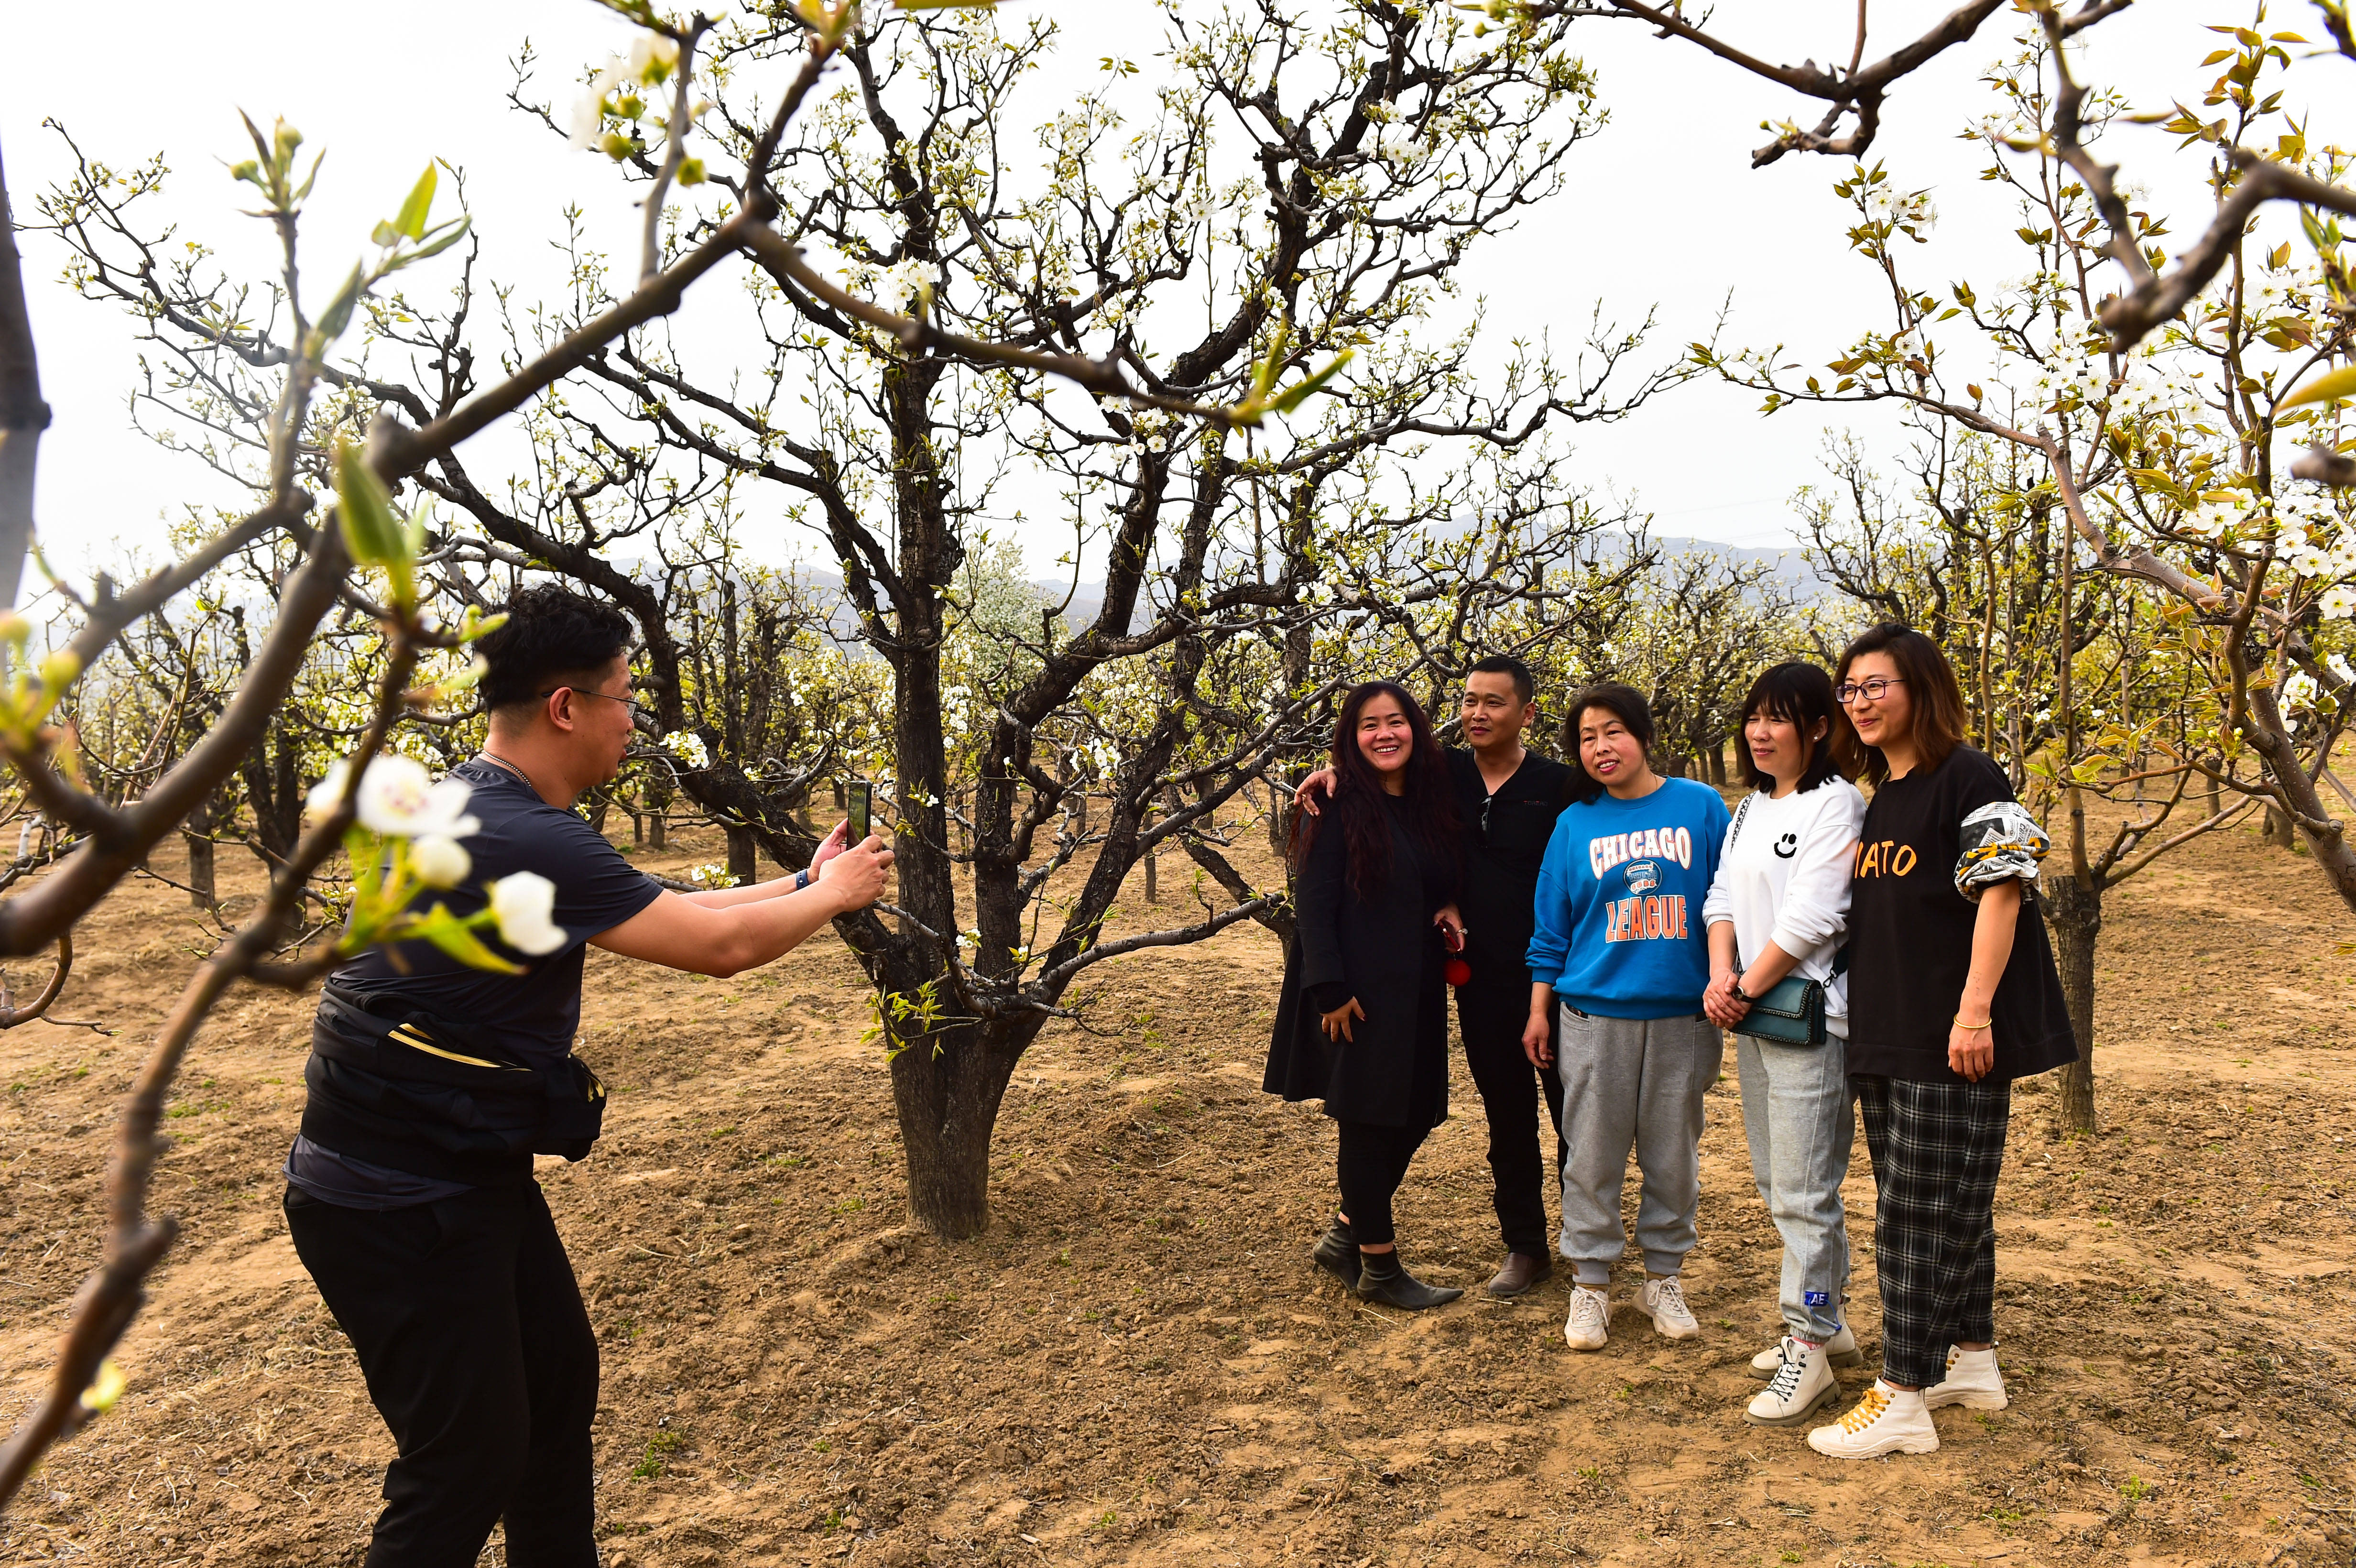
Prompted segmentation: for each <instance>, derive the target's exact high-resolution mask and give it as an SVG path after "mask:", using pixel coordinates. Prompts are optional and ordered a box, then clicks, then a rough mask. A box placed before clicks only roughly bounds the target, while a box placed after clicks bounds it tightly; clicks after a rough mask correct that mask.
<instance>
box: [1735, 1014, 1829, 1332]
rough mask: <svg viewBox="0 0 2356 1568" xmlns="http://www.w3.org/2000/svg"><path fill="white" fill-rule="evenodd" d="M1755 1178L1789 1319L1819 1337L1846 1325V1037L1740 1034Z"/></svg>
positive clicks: (1738, 1056) (1738, 1053)
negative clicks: (1777, 1254) (1777, 1250)
mask: <svg viewBox="0 0 2356 1568" xmlns="http://www.w3.org/2000/svg"><path fill="white" fill-rule="evenodd" d="M1734 1040H1735V1061H1736V1062H1737V1064H1738V1071H1739V1072H1740V1075H1741V1082H1742V1131H1743V1135H1744V1136H1745V1137H1746V1138H1748V1139H1749V1141H1750V1144H1751V1179H1752V1180H1753V1181H1755V1182H1757V1183H1758V1184H1759V1200H1760V1201H1761V1202H1762V1203H1764V1204H1766V1205H1767V1212H1768V1214H1769V1215H1770V1216H1772V1218H1773V1219H1774V1221H1775V1229H1776V1230H1777V1231H1778V1232H1781V1233H1782V1235H1783V1292H1782V1298H1781V1302H1780V1305H1781V1306H1782V1307H1783V1322H1784V1324H1785V1325H1786V1326H1787V1327H1788V1328H1789V1329H1790V1330H1791V1332H1792V1333H1793V1334H1794V1335H1795V1336H1797V1337H1798V1338H1800V1339H1814V1340H1816V1341H1818V1342H1819V1343H1821V1342H1822V1341H1824V1340H1826V1339H1831V1338H1832V1337H1833V1336H1834V1335H1835V1334H1837V1333H1839V1332H1840V1327H1841V1321H1842V1318H1841V1295H1842V1292H1843V1291H1844V1289H1845V1288H1846V1287H1847V1284H1848V1223H1847V1218H1846V1216H1845V1215H1844V1213H1843V1212H1842V1210H1841V1191H1840V1189H1841V1179H1843V1178H1844V1177H1846V1176H1847V1175H1848V1156H1849V1147H1850V1145H1851V1144H1852V1143H1853V1142H1854V1141H1855V1139H1856V1136H1857V1116H1856V1113H1855V1112H1853V1111H1852V1110H1851V1109H1850V1108H1849V1107H1850V1103H1851V1101H1852V1100H1853V1099H1854V1098H1855V1096H1854V1095H1853V1094H1852V1093H1851V1092H1850V1089H1849V1084H1848V1051H1847V1042H1845V1041H1844V1040H1842V1039H1841V1038H1840V1036H1838V1035H1834V1036H1832V1037H1831V1038H1830V1039H1828V1040H1826V1041H1825V1043H1824V1044H1823V1045H1821V1046H1808V1045H1778V1044H1776V1043H1774V1042H1773V1041H1772V1040H1753V1039H1752V1038H1751V1036H1749V1035H1747V1034H1742V1035H1737V1036H1735V1037H1734Z"/></svg>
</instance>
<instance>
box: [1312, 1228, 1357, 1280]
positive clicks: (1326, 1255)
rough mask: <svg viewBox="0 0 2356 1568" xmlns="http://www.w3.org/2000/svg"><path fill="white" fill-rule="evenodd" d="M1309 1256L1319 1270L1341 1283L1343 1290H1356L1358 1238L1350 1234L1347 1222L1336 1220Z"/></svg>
mask: <svg viewBox="0 0 2356 1568" xmlns="http://www.w3.org/2000/svg"><path fill="white" fill-rule="evenodd" d="M1309 1256H1310V1257H1311V1259H1312V1261H1314V1262H1315V1263H1316V1264H1317V1266H1318V1267H1319V1268H1322V1269H1325V1270H1327V1271H1329V1272H1330V1273H1331V1274H1332V1275H1333V1277H1334V1278H1336V1279H1338V1280H1340V1281H1341V1282H1342V1288H1343V1289H1344V1290H1355V1289H1357V1288H1358V1238H1357V1237H1356V1236H1355V1235H1353V1234H1352V1233H1351V1232H1350V1222H1349V1221H1347V1220H1343V1219H1338V1218H1337V1219H1336V1220H1335V1221H1333V1224H1331V1225H1329V1226H1327V1227H1326V1229H1325V1233H1324V1234H1323V1236H1320V1237H1319V1238H1318V1239H1317V1244H1316V1245H1315V1246H1314V1247H1312V1248H1311V1249H1310V1250H1309Z"/></svg>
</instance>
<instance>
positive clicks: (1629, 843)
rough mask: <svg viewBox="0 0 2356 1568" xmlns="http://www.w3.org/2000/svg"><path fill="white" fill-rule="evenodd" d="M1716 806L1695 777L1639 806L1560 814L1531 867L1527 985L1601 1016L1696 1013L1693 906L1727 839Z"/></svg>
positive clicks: (1705, 948)
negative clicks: (1532, 925) (1534, 888)
mask: <svg viewBox="0 0 2356 1568" xmlns="http://www.w3.org/2000/svg"><path fill="white" fill-rule="evenodd" d="M1727 820H1728V818H1727V811H1726V802H1724V801H1723V800H1721V799H1719V795H1718V792H1717V791H1716V790H1714V789H1712V788H1710V787H1709V785H1708V784H1701V783H1698V782H1697V781H1695V780H1693V779H1664V780H1663V781H1662V782H1661V787H1660V788H1658V789H1656V790H1655V791H1654V792H1653V793H1652V794H1650V795H1646V796H1644V798H1643V799H1641V800H1620V799H1617V798H1615V797H1614V796H1612V795H1609V794H1606V795H1599V796H1597V797H1596V798H1595V799H1593V800H1591V801H1588V802H1586V803H1584V804H1582V805H1569V806H1566V807H1564V808H1563V813H1562V816H1560V817H1558V818H1557V819H1556V822H1555V825H1554V837H1552V838H1551V839H1549V840H1547V852H1546V860H1545V863H1544V864H1543V865H1542V866H1541V867H1540V868H1539V870H1538V893H1537V908H1536V910H1535V911H1534V913H1535V914H1536V915H1537V930H1536V932H1535V933H1534V934H1533V935H1532V936H1531V937H1530V955H1529V958H1530V978H1531V979H1532V980H1534V981H1537V982H1539V983H1541V984H1544V985H1548V986H1551V987H1554V994H1555V997H1556V999H1558V1000H1559V1001H1562V1002H1567V1003H1569V1005H1570V1006H1572V1007H1574V1008H1578V1009H1579V1010H1580V1012H1583V1013H1592V1014H1595V1015H1596V1016H1597V1017H1599V1018H1607V1019H1668V1018H1676V1017H1677V1016H1679V1015H1680V1014H1685V1013H1697V1012H1699V1011H1700V1010H1701V994H1702V992H1703V991H1704V990H1705V989H1707V988H1708V986H1709V936H1708V930H1707V929H1706V928H1705V927H1704V926H1703V924H1702V918H1701V906H1702V900H1703V899H1704V898H1706V897H1708V893H1709V884H1710V880H1711V879H1712V878H1713V877H1715V876H1716V875H1717V874H1718V857H1719V851H1720V849H1722V848H1724V846H1725V843H1726V825H1727Z"/></svg>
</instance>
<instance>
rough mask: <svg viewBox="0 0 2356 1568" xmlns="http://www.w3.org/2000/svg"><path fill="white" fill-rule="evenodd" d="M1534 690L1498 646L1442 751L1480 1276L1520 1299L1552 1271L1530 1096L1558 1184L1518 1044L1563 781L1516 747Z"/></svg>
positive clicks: (1303, 792)
mask: <svg viewBox="0 0 2356 1568" xmlns="http://www.w3.org/2000/svg"><path fill="white" fill-rule="evenodd" d="M1458 718H1459V720H1460V727H1461V728H1462V731H1463V735H1464V740H1465V741H1466V747H1464V748H1460V747H1451V748H1449V751H1448V769H1449V773H1450V775H1451V777H1452V778H1453V779H1454V780H1455V781H1456V809H1457V816H1458V817H1459V819H1460V820H1461V821H1462V823H1463V825H1464V883H1463V894H1462V897H1461V898H1460V899H1459V900H1458V901H1457V907H1458V908H1459V909H1460V910H1461V911H1462V914H1463V916H1464V935H1465V943H1464V959H1465V963H1466V964H1467V965H1468V966H1470V968H1471V969H1472V978H1471V979H1470V980H1468V981H1466V982H1465V983H1464V984H1463V985H1462V986H1461V987H1457V991H1456V1021H1457V1025H1458V1029H1459V1030H1460V1032H1461V1033H1462V1035H1463V1037H1464V1061H1465V1065H1466V1066H1467V1067H1468V1068H1470V1069H1471V1070H1472V1083H1473V1084H1474V1086H1475V1087H1476V1088H1478V1089H1479V1090H1480V1092H1481V1106H1482V1109H1483V1111H1484V1112H1485V1113H1486V1115H1487V1116H1488V1121H1489V1171H1490V1175H1491V1177H1492V1179H1494V1183H1495V1194H1494V1200H1495V1204H1496V1210H1497V1226H1498V1229H1499V1231H1500V1232H1502V1233H1503V1236H1504V1240H1505V1264H1503V1266H1501V1267H1500V1268H1499V1269H1498V1270H1497V1273H1496V1276H1495V1277H1494V1278H1493V1279H1492V1280H1490V1281H1489V1294H1490V1295H1492V1296H1519V1295H1521V1294H1522V1293H1523V1292H1524V1291H1526V1290H1528V1289H1529V1288H1530V1287H1531V1286H1533V1285H1537V1283H1538V1282H1539V1281H1540V1280H1543V1279H1545V1278H1546V1277H1547V1275H1549V1274H1551V1273H1553V1272H1554V1251H1555V1249H1554V1246H1553V1243H1552V1242H1551V1240H1550V1239H1549V1236H1548V1233H1547V1217H1546V1190H1547V1173H1546V1166H1545V1161H1544V1159H1543V1158H1542V1157H1541V1156H1540V1154H1539V1152H1538V1128H1537V1108H1538V1098H1539V1095H1540V1093H1541V1092H1543V1093H1544V1095H1545V1098H1546V1104H1547V1114H1548V1115H1549V1116H1551V1117H1552V1119H1553V1121H1554V1129H1555V1149H1556V1157H1555V1169H1556V1171H1557V1173H1558V1175H1557V1179H1558V1180H1559V1172H1560V1170H1561V1167H1562V1157H1561V1150H1562V1088H1561V1083H1560V1081H1559V1080H1558V1078H1557V1077H1556V1076H1555V1070H1554V1069H1553V1068H1552V1067H1533V1065H1532V1064H1531V1062H1530V1060H1529V1058H1528V1057H1527V1056H1526V1054H1524V1052H1523V1050H1522V1027H1523V1025H1524V1024H1525V1023H1526V1022H1527V1020H1528V1019H1529V1011H1530V971H1529V965H1528V964H1527V963H1526V955H1527V953H1528V951H1529V944H1530V932H1531V928H1532V926H1533V925H1534V924H1535V923H1536V917H1535V916H1534V914H1533V912H1532V905H1533V903H1534V902H1535V901H1536V899H1537V885H1538V867H1539V864H1540V862H1542V861H1543V860H1544V859H1546V848H1547V840H1548V839H1549V838H1551V837H1553V836H1554V825H1555V818H1556V817H1558V816H1560V815H1561V814H1562V808H1563V806H1564V805H1566V804H1567V803H1568V802H1569V798H1570V785H1571V771H1570V769H1569V768H1568V767H1566V766H1565V765H1563V764H1562V763H1558V762H1554V761H1552V760H1550V759H1548V758H1546V757H1541V756H1539V755H1537V753H1536V752H1531V751H1530V750H1529V749H1528V748H1527V747H1526V746H1524V745H1523V743H1522V738H1523V736H1524V735H1525V734H1526V733H1527V732H1528V731H1529V727H1530V725H1531V723H1532V722H1533V721H1535V720H1536V719H1537V683H1536V681H1535V680H1534V679H1533V678H1532V677H1531V675H1530V670H1529V667H1528V666H1527V665H1525V664H1524V663H1522V661H1521V660H1519V659H1517V658H1514V657H1511V656H1507V655H1504V654H1498V655H1494V656H1490V657H1488V658H1484V659H1483V660H1481V661H1480V662H1479V663H1478V664H1475V665H1474V666H1473V667H1472V670H1471V672H1470V673H1468V674H1467V675H1466V676H1465V677H1464V703H1463V707H1462V709H1461V710H1460V711H1459V714H1458ZM1467 748H1469V749H1467ZM1332 788H1333V772H1332V770H1331V769H1320V770H1319V771H1318V772H1316V773H1312V774H1311V775H1310V776H1309V777H1308V778H1307V779H1305V780H1303V781H1302V782H1301V788H1300V790H1299V791H1298V792H1297V793H1296V795H1294V800H1295V802H1296V803H1297V804H1298V805H1300V806H1301V809H1303V810H1304V811H1307V812H1309V813H1311V814H1312V815H1315V813H1316V810H1317V806H1316V801H1315V797H1316V796H1317V795H1320V794H1323V793H1324V792H1325V791H1328V790H1330V789H1332ZM1548 1060H1549V1061H1551V1060H1552V1058H1551V1055H1549V1058H1548Z"/></svg>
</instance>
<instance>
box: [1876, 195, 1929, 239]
mask: <svg viewBox="0 0 2356 1568" xmlns="http://www.w3.org/2000/svg"><path fill="white" fill-rule="evenodd" d="M1865 215H1866V216H1867V217H1868V218H1869V219H1872V220H1873V221H1874V222H1876V223H1887V224H1889V225H1890V226H1891V227H1892V228H1896V229H1905V230H1906V231H1907V232H1908V233H1909V234H1912V236H1914V238H1915V240H1917V241H1922V240H1929V239H1930V238H1931V236H1932V235H1933V233H1935V232H1937V231H1938V228H1939V208H1938V204H1937V203H1935V202H1933V200H1932V199H1931V193H1930V192H1929V191H1927V190H1918V191H1916V192H1914V193H1913V194H1912V195H1911V196H1901V195H1900V194H1899V193H1898V192H1896V191H1894V190H1892V189H1890V187H1888V186H1887V185H1877V186H1875V187H1872V188H1871V189H1869V190H1868V191H1867V192H1866V193H1865Z"/></svg>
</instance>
